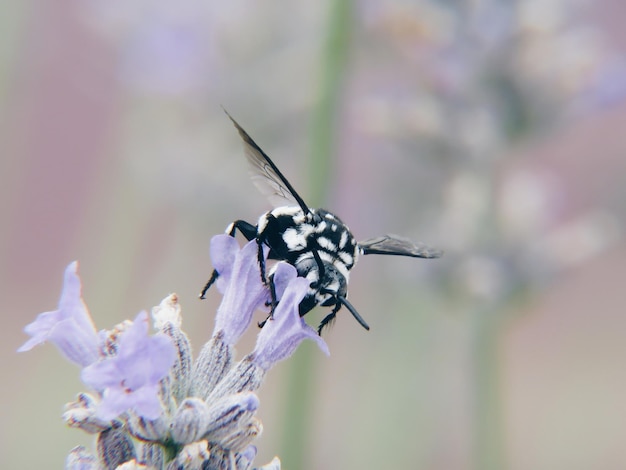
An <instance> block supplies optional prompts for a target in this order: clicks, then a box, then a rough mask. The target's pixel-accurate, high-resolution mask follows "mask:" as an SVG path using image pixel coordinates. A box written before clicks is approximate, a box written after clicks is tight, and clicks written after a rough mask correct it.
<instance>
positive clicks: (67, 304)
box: [17, 261, 99, 366]
mask: <svg viewBox="0 0 626 470" xmlns="http://www.w3.org/2000/svg"><path fill="white" fill-rule="evenodd" d="M77 270H78V261H74V262H72V263H70V264H69V265H68V266H67V268H66V269H65V279H64V282H63V291H62V292H61V298H60V300H59V306H58V309H57V310H53V311H51V312H44V313H41V314H39V316H38V317H37V319H36V320H35V321H34V322H32V323H30V324H28V325H26V327H25V328H24V331H25V332H26V333H27V334H28V335H30V336H31V338H30V339H29V340H28V341H26V342H25V343H24V344H23V345H22V346H21V347H20V348H19V349H18V350H17V351H18V352H24V351H29V350H30V349H32V348H33V347H35V346H36V345H38V344H42V343H44V342H46V341H49V342H51V343H53V344H54V345H55V346H56V347H57V348H58V349H59V351H60V352H61V354H63V355H64V356H65V357H66V358H67V359H69V360H70V361H72V362H74V363H76V364H78V365H81V366H88V365H89V364H92V363H94V362H95V361H97V360H98V357H99V339H98V334H97V332H96V328H95V326H94V324H93V321H92V319H91V316H90V315H89V311H88V310H87V306H86V305H85V302H83V299H82V296H81V290H82V286H81V282H80V278H79V277H78V273H77Z"/></svg>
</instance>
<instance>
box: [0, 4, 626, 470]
mask: <svg viewBox="0 0 626 470" xmlns="http://www.w3.org/2000/svg"><path fill="white" fill-rule="evenodd" d="M624 18H626V5H625V4H624V3H623V2H621V1H620V0H599V1H595V2H591V1H590V2H584V1H578V0H518V1H514V0H509V1H505V0H476V1H469V0H467V1H460V0H448V1H434V0H432V1H428V0H421V1H418V0H413V1H400V0H398V1H391V0H382V1H372V0H353V1H347V0H346V1H324V2H289V1H286V0H269V1H265V2H254V1H252V0H233V1H231V2H217V1H213V0H204V1H200V0H180V1H178V2H167V1H164V0H132V1H129V0H59V1H56V2H46V1H41V0H39V1H38V0H30V1H28V0H26V1H21V2H17V1H13V2H3V3H2V4H0V221H1V222H0V227H1V228H0V260H1V261H0V276H1V277H0V289H1V291H0V298H2V301H3V302H4V306H3V307H2V318H3V327H2V329H1V333H0V334H1V335H2V338H1V341H0V348H1V350H0V358H1V360H2V371H3V374H4V379H3V384H4V385H3V386H2V388H1V389H0V394H1V398H2V399H1V403H2V404H1V405H0V411H1V413H2V414H1V416H0V422H1V423H2V425H1V428H0V429H1V433H2V434H1V435H0V467H2V468H27V469H30V468H62V466H63V463H64V459H65V455H66V454H67V452H68V451H69V450H70V449H71V448H72V447H74V446H75V445H78V444H83V445H88V446H89V445H91V439H90V437H89V436H86V435H84V434H83V433H82V432H80V431H77V430H73V429H68V428H66V427H65V426H64V424H63V423H62V421H61V420H60V415H61V412H62V407H63V404H64V403H66V402H68V401H70V400H72V399H73V397H74V395H75V394H76V393H77V392H79V391H81V390H83V386H82V385H81V384H80V382H79V378H78V370H77V369H76V368H75V367H74V366H72V365H71V364H69V363H67V362H65V361H64V360H63V359H62V358H61V357H60V356H59V355H58V354H57V352H56V351H55V350H54V348H53V347H52V346H49V345H46V346H43V347H41V348H37V349H36V350H34V351H31V352H30V353H28V354H21V355H18V354H16V353H15V350H16V349H17V348H18V347H19V346H20V345H21V344H22V343H23V342H24V341H25V340H26V335H24V334H23V333H22V331H21V330H22V328H23V327H24V325H26V324H27V323H29V322H31V321H32V320H33V319H34V318H35V316H36V315H37V314H38V313H40V312H43V311H47V310H51V309H54V308H55V306H56V304H57V301H58V296H59V293H60V289H61V285H62V273H63V270H64V268H65V266H66V265H67V264H68V263H69V262H70V261H72V260H74V259H78V260H80V274H81V277H82V280H83V286H84V288H83V294H84V298H85V301H86V303H87V305H88V306H89V308H90V311H91V313H92V315H93V317H94V319H95V322H96V324H97V326H98V328H110V327H112V326H113V325H114V324H116V323H117V322H119V321H121V320H123V319H126V318H132V317H134V316H135V314H136V313H137V312H138V311H140V310H142V309H149V308H151V307H152V306H154V305H157V304H158V303H159V301H160V300H161V299H162V298H163V297H165V296H166V295H168V294H169V293H170V292H176V293H177V294H178V295H179V297H180V300H181V304H182V308H183V316H184V324H183V327H184V328H185V329H186V331H187V332H189V333H190V336H191V339H192V343H193V344H194V346H195V349H196V350H199V349H200V347H201V345H202V344H203V343H204V341H206V340H207V339H208V337H209V335H210V333H211V331H212V328H213V315H214V311H215V309H216V307H217V305H218V302H219V300H220V298H219V295H218V294H217V292H210V293H209V296H208V297H209V298H208V299H207V300H205V301H204V302H201V301H199V300H198V299H197V294H198V292H199V290H200V288H201V287H202V286H203V285H204V282H205V281H206V279H207V278H208V276H209V274H210V272H211V269H212V268H211V263H210V259H209V256H208V244H209V238H210V237H211V236H212V235H213V234H216V233H219V232H221V231H223V230H224V228H225V227H226V225H227V224H228V223H230V222H231V221H232V220H234V219H237V218H242V219H245V220H248V221H252V222H254V221H256V219H257V217H258V216H259V215H260V214H261V213H263V212H264V211H266V210H268V209H269V208H270V206H269V204H268V203H266V201H264V200H263V198H262V197H261V196H260V195H259V194H258V193H257V191H256V189H255V188H254V186H253V185H252V184H251V183H250V181H249V178H248V176H247V168H246V163H245V159H244V157H243V154H242V150H241V144H240V140H239V137H238V135H237V133H236V131H235V129H234V128H233V127H232V125H231V123H230V122H229V120H228V119H227V118H226V116H225V115H224V113H223V111H222V109H221V106H222V105H223V106H224V107H225V108H226V109H228V111H229V112H230V113H231V114H232V115H233V116H234V117H235V118H236V119H237V120H238V121H239V122H240V124H241V125H242V126H243V127H244V128H245V129H246V130H247V131H248V132H249V133H250V134H251V135H252V137H253V138H254V139H255V140H256V141H257V142H258V143H259V145H260V146H261V147H262V148H263V149H264V150H265V151H266V152H267V153H268V154H269V155H270V156H272V157H273V159H274V161H275V162H276V163H277V164H278V166H279V167H280V168H281V170H282V171H283V172H284V173H285V174H286V175H287V176H288V178H289V179H290V181H291V182H292V184H293V185H294V186H295V187H296V188H297V189H298V191H299V192H300V194H301V195H302V196H303V197H304V199H305V200H306V201H307V202H309V204H310V205H312V206H323V207H326V208H328V209H331V210H332V211H333V212H336V213H337V214H338V215H340V217H341V218H342V219H343V220H344V221H345V222H346V223H347V224H348V225H349V226H350V228H351V229H352V231H353V233H354V234H355V236H356V237H357V238H359V239H365V238H369V237H373V236H377V235H381V234H384V233H397V234H402V235H404V236H407V237H410V238H412V239H415V240H420V241H423V242H426V243H428V244H430V245H433V246H437V247H439V248H442V249H443V250H445V256H444V257H443V258H442V259H440V260H414V259H404V258H396V257H391V258H385V257H375V256H372V257H367V258H365V259H362V260H361V261H360V262H359V264H358V266H357V267H356V268H355V269H354V271H353V275H352V277H351V284H350V299H351V301H352V303H353V304H354V305H355V306H356V307H357V308H358V310H359V312H360V313H361V315H362V316H363V317H364V318H365V319H366V320H367V321H368V323H369V324H370V326H371V331H369V332H366V331H364V330H363V329H361V328H360V327H359V326H358V325H357V324H356V322H354V320H353V319H352V318H351V317H350V316H349V315H347V314H345V313H344V312H342V314H341V315H339V318H338V319H337V321H336V323H335V325H334V327H333V328H332V329H330V330H329V331H328V332H327V334H326V335H325V339H326V341H327V342H328V345H329V347H330V350H331V357H330V358H326V357H325V356H323V355H322V354H320V353H319V351H318V350H317V349H316V348H315V346H314V345H313V344H304V345H303V346H302V347H301V348H300V349H299V350H298V352H297V354H296V355H295V356H294V357H293V358H291V359H290V360H288V361H286V362H284V363H281V364H280V365H278V366H277V367H276V368H275V369H273V370H272V371H271V373H270V374H269V377H268V379H267V380H266V382H265V384H264V386H263V388H262V389H261V390H260V393H259V396H260V400H261V409H260V417H261V420H262V421H263V424H264V434H263V436H262V437H261V439H259V441H258V448H259V455H258V457H257V459H256V464H257V465H260V464H262V463H265V462H267V461H269V460H270V459H271V458H272V457H273V456H274V455H275V454H277V455H279V456H280V457H281V459H282V461H283V468H286V469H329V468H344V469H350V468H415V469H418V468H419V469H432V470H437V469H442V470H443V469H445V470H457V469H458V470H464V469H475V470H483V469H498V470H500V469H511V470H518V469H519V470H527V469H534V470H543V469H545V470H560V469H563V470H565V469H567V470H576V469H589V468H602V469H605V470H609V469H623V468H626V446H625V445H624V444H625V438H626V367H625V359H626V315H625V314H624V313H625V312H624V307H623V305H624V300H626V298H625V288H624V287H625V286H624V278H625V276H626V241H625V239H624V223H625V222H626V216H625V214H626V212H625V210H626V189H625V188H626V158H625V157H624V155H625V151H626V133H625V132H624V129H625V128H626V127H625V126H626V105H625V102H624V98H625V97H626V62H625V61H624V48H625V47H626V33H625V30H624V29H623V23H624ZM323 315H324V312H322V311H321V310H319V309H318V310H316V311H315V312H312V313H311V314H310V315H309V316H307V319H308V321H309V323H311V324H313V325H316V324H317V323H318V322H319V320H320V319H321V318H322V316H323ZM260 316H262V315H261V314H260ZM259 318H260V317H259ZM255 333H256V331H250V332H248V334H247V336H246V337H245V338H244V340H243V341H242V342H241V344H239V345H238V350H239V352H240V354H241V355H242V356H243V355H244V354H246V353H247V352H249V351H250V350H251V348H252V346H253V344H254V337H255Z"/></svg>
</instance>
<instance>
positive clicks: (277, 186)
mask: <svg viewBox="0 0 626 470" xmlns="http://www.w3.org/2000/svg"><path fill="white" fill-rule="evenodd" d="M224 112H225V113H226V115H227V116H228V117H229V118H230V120H231V121H232V122H233V124H234V125H235V127H236V128H237V131H238V132H239V135H240V136H241V139H242V140H243V145H244V152H245V155H246V159H247V160H248V163H249V165H250V171H251V177H252V182H253V183H254V185H255V186H256V187H257V188H258V189H259V191H261V193H262V194H263V195H264V196H265V197H267V199H268V200H269V201H270V203H271V204H272V205H273V206H274V207H281V206H294V205H298V206H300V207H301V208H302V210H303V211H304V213H305V214H307V213H309V212H310V210H309V208H308V206H307V205H306V203H305V202H304V200H303V199H302V198H301V197H300V196H299V195H298V193H296V191H295V189H293V186H291V184H290V183H289V181H287V178H285V177H284V176H283V174H282V173H281V172H280V170H279V169H278V168H277V167H276V165H275V164H274V162H273V161H272V160H271V159H270V157H268V156H267V154H266V153H265V152H264V151H263V150H262V149H261V147H259V146H258V145H257V144H256V142H255V141H254V140H252V138H251V137H250V136H249V135H248V133H247V132H246V131H245V130H244V129H243V128H242V127H241V126H240V125H239V123H237V121H235V120H234V119H233V117H232V116H231V115H230V114H228V111H226V110H224Z"/></svg>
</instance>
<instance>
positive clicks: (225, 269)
mask: <svg viewBox="0 0 626 470" xmlns="http://www.w3.org/2000/svg"><path fill="white" fill-rule="evenodd" d="M209 252H210V254H211V262H212V263H213V268H214V269H215V270H216V271H217V272H218V273H219V274H220V277H218V278H217V281H216V286H217V289H218V290H219V291H220V292H221V293H222V294H223V293H224V290H226V286H227V285H228V282H229V281H230V275H231V273H232V271H233V265H234V264H235V256H237V253H238V252H239V243H237V240H236V239H235V238H234V237H231V236H230V235H226V234H222V235H215V236H214V237H213V238H211V247H210V249H209Z"/></svg>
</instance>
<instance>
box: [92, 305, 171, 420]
mask: <svg viewBox="0 0 626 470" xmlns="http://www.w3.org/2000/svg"><path fill="white" fill-rule="evenodd" d="M175 360H176V348H175V347H174V345H173V344H172V341H171V339H170V338H169V337H168V336H166V335H164V334H161V333H157V334H156V335H154V336H149V335H148V313H147V312H140V313H139V315H137V317H136V318H135V321H134V322H133V324H132V326H131V327H130V328H129V329H128V330H127V331H125V332H124V333H123V334H122V336H121V337H120V339H119V345H118V349H117V355H116V356H110V357H107V358H106V359H104V360H102V361H100V362H97V363H95V364H92V365H90V366H89V367H86V368H85V369H83V371H82V374H81V378H82V380H83V382H84V383H85V384H87V385H88V386H90V387H92V388H94V389H95V390H99V391H101V392H102V402H101V403H100V405H99V407H98V411H97V416H98V417H99V418H101V419H113V418H115V417H116V416H118V415H119V414H121V413H123V412H124V411H127V410H130V409H132V410H134V411H135V412H136V413H137V414H138V415H140V416H143V417H144V418H147V419H156V418H157V417H158V416H159V415H160V414H161V411H162V405H161V402H160V399H159V396H158V393H159V381H160V380H161V379H163V378H164V377H166V376H167V375H168V374H169V370H170V368H171V367H172V365H173V364H174V361H175Z"/></svg>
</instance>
